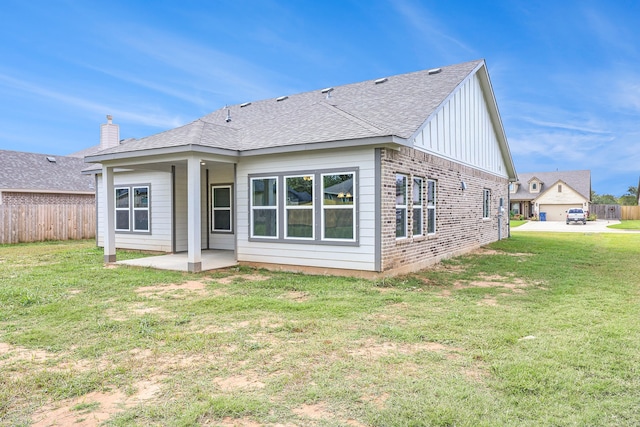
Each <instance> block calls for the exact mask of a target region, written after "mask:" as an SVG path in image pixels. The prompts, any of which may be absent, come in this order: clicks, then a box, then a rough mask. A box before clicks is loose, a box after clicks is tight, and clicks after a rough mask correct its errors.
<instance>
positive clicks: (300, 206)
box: [284, 175, 314, 239]
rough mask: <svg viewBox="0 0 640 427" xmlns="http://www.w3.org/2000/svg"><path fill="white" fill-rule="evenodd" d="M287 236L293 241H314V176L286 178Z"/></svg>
mask: <svg viewBox="0 0 640 427" xmlns="http://www.w3.org/2000/svg"><path fill="white" fill-rule="evenodd" d="M286 187H287V195H286V203H285V209H286V218H285V222H284V226H285V236H286V237H289V238H293V239H313V237H314V233H313V231H314V227H313V224H314V221H313V214H314V209H313V176H310V175H303V176H290V177H287V178H286Z"/></svg>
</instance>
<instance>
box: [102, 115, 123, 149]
mask: <svg viewBox="0 0 640 427" xmlns="http://www.w3.org/2000/svg"><path fill="white" fill-rule="evenodd" d="M112 120H113V116H111V115H110V114H109V115H107V123H104V124H101V125H100V150H106V149H107V148H112V147H117V146H118V144H120V127H119V126H118V125H114V124H113V123H112Z"/></svg>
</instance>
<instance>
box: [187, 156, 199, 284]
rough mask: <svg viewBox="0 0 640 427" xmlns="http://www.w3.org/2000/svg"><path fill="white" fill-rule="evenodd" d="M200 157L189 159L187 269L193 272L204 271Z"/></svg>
mask: <svg viewBox="0 0 640 427" xmlns="http://www.w3.org/2000/svg"><path fill="white" fill-rule="evenodd" d="M201 185H202V184H201V181H200V159H198V158H197V157H189V158H188V159H187V216H188V219H187V223H188V227H187V240H188V244H187V252H188V253H187V259H188V265H187V269H188V270H189V272H191V273H199V272H200V271H202V236H201V233H202V222H201V221H202V218H201V215H202V214H201V212H200V209H201V200H200V199H201V195H200V186H201Z"/></svg>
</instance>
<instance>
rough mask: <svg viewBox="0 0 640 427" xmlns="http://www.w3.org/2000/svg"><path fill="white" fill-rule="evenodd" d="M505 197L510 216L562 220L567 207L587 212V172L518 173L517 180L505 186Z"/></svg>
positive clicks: (588, 203) (589, 199)
mask: <svg viewBox="0 0 640 427" xmlns="http://www.w3.org/2000/svg"><path fill="white" fill-rule="evenodd" d="M509 198H510V205H509V206H510V211H511V213H512V214H519V215H522V216H523V217H524V218H531V217H538V216H541V219H543V218H544V219H545V220H546V221H564V220H565V218H566V212H567V211H568V210H569V209H570V208H582V209H584V210H585V211H588V210H589V209H590V204H591V172H590V171H588V170H575V171H555V172H534V173H519V174H518V181H517V182H513V183H511V184H510V185H509ZM542 214H544V215H542Z"/></svg>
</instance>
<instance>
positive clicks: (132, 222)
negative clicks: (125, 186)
mask: <svg viewBox="0 0 640 427" xmlns="http://www.w3.org/2000/svg"><path fill="white" fill-rule="evenodd" d="M136 188H146V189H147V207H146V208H137V207H136V203H135V202H136V199H135V191H136ZM130 191H131V192H130V203H131V212H132V213H133V217H132V218H131V220H130V227H131V228H133V232H134V233H148V232H150V231H151V188H150V186H148V185H132V186H131V190H130ZM140 211H147V228H146V229H137V228H136V212H140Z"/></svg>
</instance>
